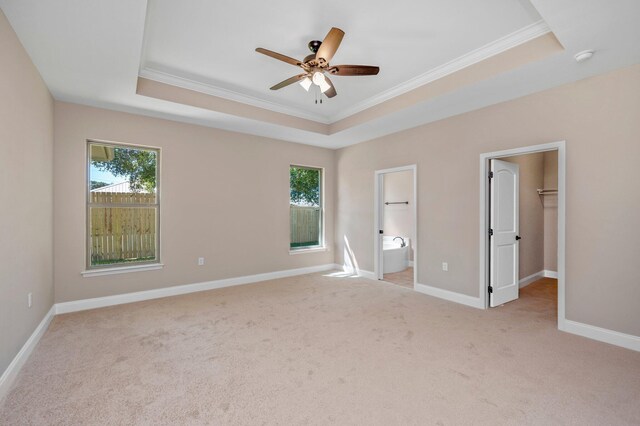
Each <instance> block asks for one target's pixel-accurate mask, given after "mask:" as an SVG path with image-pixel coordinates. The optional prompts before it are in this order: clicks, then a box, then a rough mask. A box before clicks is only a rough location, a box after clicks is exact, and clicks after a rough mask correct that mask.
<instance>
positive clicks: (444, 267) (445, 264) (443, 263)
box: [442, 262, 449, 272]
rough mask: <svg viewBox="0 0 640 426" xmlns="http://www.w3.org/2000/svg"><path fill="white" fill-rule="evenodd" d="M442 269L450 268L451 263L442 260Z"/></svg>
mask: <svg viewBox="0 0 640 426" xmlns="http://www.w3.org/2000/svg"><path fill="white" fill-rule="evenodd" d="M442 270H443V271H445V272H446V271H448V270H449V264H448V263H447V262H442Z"/></svg>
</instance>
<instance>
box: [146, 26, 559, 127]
mask: <svg viewBox="0 0 640 426" xmlns="http://www.w3.org/2000/svg"><path fill="white" fill-rule="evenodd" d="M550 31H551V29H550V28H549V26H548V25H547V23H546V22H545V21H544V20H542V19H541V20H539V21H537V22H534V23H532V24H530V25H527V26H526V27H523V28H520V29H519V30H516V31H514V32H512V33H511V34H507V35H506V36H504V37H501V38H499V39H497V40H494V41H492V42H490V43H487V44H485V45H484V46H481V47H479V48H477V49H475V50H472V51H471V52H469V53H466V54H464V55H462V56H459V57H458V58H455V59H453V60H451V61H449V62H447V63H444V64H442V65H440V66H437V67H435V68H432V69H431V70H429V71H427V72H425V73H423V74H420V75H418V76H416V77H413V78H411V79H409V80H407V81H405V82H403V83H401V84H399V85H397V86H394V87H392V88H390V89H387V90H385V91H383V92H381V93H379V94H377V95H375V96H372V97H370V98H367V99H364V100H363V101H361V102H358V103H356V104H354V105H352V106H350V107H348V108H345V109H343V110H342V111H340V112H338V113H336V114H333V115H331V116H330V117H326V116H323V115H320V114H313V113H309V112H306V111H301V110H300V109H296V108H291V107H289V106H286V105H283V104H281V103H277V102H273V101H268V100H265V99H261V98H258V97H255V96H250V95H246V94H243V93H239V92H237V91H234V90H230V89H226V88H223V87H220V86H216V85H214V84H211V83H205V82H202V81H197V80H194V79H193V78H189V77H186V76H180V75H177V72H178V71H176V70H171V71H162V70H159V69H158V67H157V66H154V65H153V64H145V65H143V66H142V67H141V69H140V72H139V73H138V75H139V76H140V77H142V78H146V79H149V80H153V81H157V82H160V83H165V84H170V85H172V86H177V87H182V88H184V89H188V90H193V91H196V92H200V93H204V94H207V95H211V96H217V97H220V98H223V99H228V100H231V101H235V102H240V103H243V104H246V105H251V106H254V107H257V108H263V109H267V110H270V111H275V112H279V113H282V114H287V115H290V116H293V117H298V118H303V119H306V120H312V121H315V122H318V123H321V124H333V123H335V122H337V121H340V120H342V119H344V118H347V117H349V116H351V115H353V114H357V113H358V112H361V111H364V110H366V109H368V108H371V107H374V106H376V105H378V104H380V103H382V102H385V101H387V100H389V99H392V98H395V97H396V96H399V95H402V94H404V93H407V92H410V91H412V90H415V89H417V88H418V87H420V86H423V85H425V84H428V83H431V82H433V81H436V80H438V79H441V78H443V77H446V76H448V75H450V74H453V73H455V72H457V71H460V70H462V69H464V68H467V67H469V66H471V65H474V64H476V63H478V62H482V61H484V60H486V59H489V58H491V57H493V56H495V55H498V54H500V53H502V52H505V51H507V50H509V49H512V48H514V47H516V46H519V45H521V44H523V43H526V42H528V41H531V40H533V39H535V38H537V37H540V36H542V35H545V34H547V33H549V32H550ZM142 56H143V57H145V54H144V52H143V54H142Z"/></svg>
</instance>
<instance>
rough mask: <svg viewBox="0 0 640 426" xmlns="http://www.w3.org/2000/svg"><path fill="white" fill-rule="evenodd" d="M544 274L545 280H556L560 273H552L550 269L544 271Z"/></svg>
mask: <svg viewBox="0 0 640 426" xmlns="http://www.w3.org/2000/svg"><path fill="white" fill-rule="evenodd" d="M542 272H543V274H544V277H545V278H555V279H558V272H557V271H550V270H548V269H545V270H544V271H542Z"/></svg>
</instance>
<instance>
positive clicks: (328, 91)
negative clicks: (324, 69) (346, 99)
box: [324, 75, 338, 98]
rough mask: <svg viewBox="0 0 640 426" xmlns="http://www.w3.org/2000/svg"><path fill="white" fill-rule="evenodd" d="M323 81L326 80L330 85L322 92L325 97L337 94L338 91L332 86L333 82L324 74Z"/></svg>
mask: <svg viewBox="0 0 640 426" xmlns="http://www.w3.org/2000/svg"><path fill="white" fill-rule="evenodd" d="M324 79H325V81H326V82H327V84H328V85H329V86H331V87H330V88H328V89H327V91H326V92H324V94H325V95H326V96H327V98H333V97H334V96H335V95H337V94H338V92H336V88H335V87H333V83H332V82H331V80H330V79H329V77H327V76H326V75H325V76H324Z"/></svg>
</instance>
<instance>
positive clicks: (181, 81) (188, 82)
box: [139, 65, 330, 124]
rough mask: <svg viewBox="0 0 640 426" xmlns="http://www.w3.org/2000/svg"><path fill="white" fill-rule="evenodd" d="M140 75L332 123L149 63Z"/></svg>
mask: <svg viewBox="0 0 640 426" xmlns="http://www.w3.org/2000/svg"><path fill="white" fill-rule="evenodd" d="M139 76H140V77H142V78H146V79H148V80H153V81H157V82H158V83H164V84H169V85H171V86H176V87H181V88H183V89H187V90H193V91H194V92H199V93H204V94H205V95H210V96H215V97H218V98H222V99H226V100H230V101H234V102H240V103H242V104H245V105H250V106H253V107H256V108H262V109H265V110H268V111H273V112H278V113H281V114H286V115H290V116H292V117H298V118H302V119H305V120H311V121H315V122H316V123H321V124H330V122H329V119H328V118H327V117H325V116H322V115H320V114H312V113H309V112H306V111H302V110H301V109H299V108H291V107H288V106H286V105H282V104H280V103H276V102H272V101H267V100H265V99H260V98H257V97H255V96H249V95H245V94H243V93H239V92H235V91H233V90H229V89H225V88H222V87H219V86H214V85H213V84H209V83H203V82H201V81H196V80H193V79H191V78H187V77H182V76H179V75H176V74H172V73H170V72H165V71H160V70H157V69H154V68H152V67H150V66H148V65H147V66H145V67H144V68H142V69H141V70H140V73H139ZM221 112H224V111H221Z"/></svg>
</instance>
